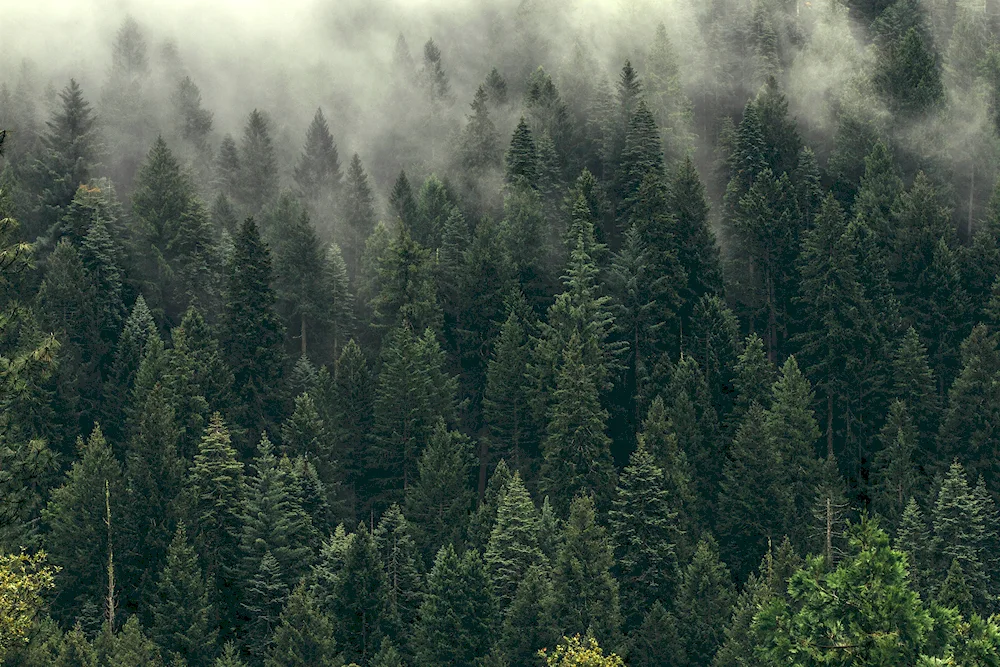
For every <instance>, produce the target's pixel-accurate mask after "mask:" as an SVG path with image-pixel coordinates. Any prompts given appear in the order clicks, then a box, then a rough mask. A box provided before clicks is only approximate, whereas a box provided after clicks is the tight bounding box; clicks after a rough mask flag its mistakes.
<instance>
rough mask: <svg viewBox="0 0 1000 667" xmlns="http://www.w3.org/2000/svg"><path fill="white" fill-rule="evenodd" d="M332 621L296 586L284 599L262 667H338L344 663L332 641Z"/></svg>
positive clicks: (308, 593)
mask: <svg viewBox="0 0 1000 667" xmlns="http://www.w3.org/2000/svg"><path fill="white" fill-rule="evenodd" d="M333 633H334V630H333V622H332V621H331V619H330V618H329V617H328V616H327V615H326V614H325V613H324V612H323V611H321V610H320V609H319V606H318V605H317V603H316V599H315V597H314V596H313V594H312V593H311V592H310V591H309V589H307V588H306V587H305V585H303V584H299V585H298V586H296V587H295V590H293V591H292V594H291V595H289V596H288V601H287V602H286V603H285V608H284V610H283V611H282V612H281V620H280V623H279V625H278V627H277V628H275V630H274V639H273V641H272V642H271V646H270V648H269V649H268V652H267V656H266V658H265V659H264V665H265V667H341V666H342V665H343V664H344V661H343V660H342V659H341V657H340V654H339V653H338V652H337V643H336V641H335V640H334V638H333Z"/></svg>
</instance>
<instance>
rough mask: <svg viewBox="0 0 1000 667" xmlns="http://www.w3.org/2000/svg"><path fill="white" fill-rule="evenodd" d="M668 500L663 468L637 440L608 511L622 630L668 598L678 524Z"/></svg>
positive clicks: (673, 580)
mask: <svg viewBox="0 0 1000 667" xmlns="http://www.w3.org/2000/svg"><path fill="white" fill-rule="evenodd" d="M671 500H672V499H671V498H670V496H669V492H668V491H667V487H666V484H665V480H664V477H663V471H662V470H661V469H660V468H659V467H657V465H656V463H655V462H654V459H653V457H652V455H651V454H650V453H649V452H648V451H647V450H646V447H645V444H644V443H642V442H640V444H639V447H638V448H637V449H636V450H635V452H633V453H632V456H631V457H630V458H629V465H628V466H627V467H626V468H625V470H624V471H623V472H622V475H621V477H620V478H619V480H618V489H617V492H616V494H615V499H614V504H613V505H612V509H611V511H610V512H609V514H608V522H609V524H610V529H611V537H612V540H613V541H614V544H615V552H616V556H617V558H616V571H617V573H618V580H619V582H620V584H621V597H622V611H623V616H624V621H625V627H626V629H629V630H632V629H635V628H638V627H639V625H640V624H641V623H642V622H643V617H644V615H645V613H646V611H647V610H648V609H650V608H651V607H652V606H653V604H655V603H657V602H661V603H666V602H668V601H669V600H671V599H673V594H674V591H675V585H676V574H677V553H676V544H677V541H678V537H679V532H680V531H679V528H680V527H679V526H678V524H677V512H676V511H671V509H672V508H671V505H672V502H671Z"/></svg>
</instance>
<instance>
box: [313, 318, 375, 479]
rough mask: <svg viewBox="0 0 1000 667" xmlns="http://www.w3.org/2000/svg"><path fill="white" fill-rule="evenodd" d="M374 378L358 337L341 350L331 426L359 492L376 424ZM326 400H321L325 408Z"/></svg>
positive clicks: (345, 468) (350, 476)
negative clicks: (365, 446) (366, 446)
mask: <svg viewBox="0 0 1000 667" xmlns="http://www.w3.org/2000/svg"><path fill="white" fill-rule="evenodd" d="M372 385H373V382H372V375H371V370H370V369H369V368H368V361H367V360H366V359H365V355H364V353H363V352H362V351H361V348H360V347H358V344H357V343H356V342H354V339H353V338H352V339H350V340H349V341H347V344H346V345H344V349H343V350H342V351H341V353H340V359H339V361H338V363H337V365H336V375H335V377H334V378H333V387H334V391H333V396H331V397H330V398H331V402H332V404H330V403H328V404H327V406H328V407H326V408H325V409H326V410H329V411H330V414H331V419H330V422H331V425H330V428H331V430H332V431H333V433H334V434H335V435H336V438H337V440H336V441H337V450H338V451H340V452H342V456H343V464H344V474H345V475H346V476H347V483H348V485H349V486H351V487H352V488H353V489H354V491H355V493H358V492H359V490H360V489H359V487H360V485H361V482H362V477H361V473H362V471H363V470H364V469H365V464H364V461H363V460H360V459H362V456H361V450H360V447H362V446H363V443H365V442H366V441H367V438H368V436H369V434H370V432H371V428H372V419H373V416H372V409H373V408H372V404H373V400H374V399H373V389H374V388H373V386H372ZM322 406H323V401H320V407H321V408H322Z"/></svg>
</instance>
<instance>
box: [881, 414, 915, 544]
mask: <svg viewBox="0 0 1000 667" xmlns="http://www.w3.org/2000/svg"><path fill="white" fill-rule="evenodd" d="M879 440H880V441H881V443H880V444H881V445H882V449H881V450H880V451H879V452H878V453H877V454H876V455H875V465H874V467H873V469H872V481H873V484H872V486H873V487H874V488H873V494H872V496H873V497H872V505H873V507H874V508H875V509H876V511H878V513H879V515H881V516H882V517H884V518H885V520H886V524H887V525H888V527H889V528H890V529H892V528H896V527H898V526H899V525H900V521H902V518H903V512H904V511H905V510H906V505H907V503H908V502H909V500H910V498H911V497H913V496H914V495H915V494H916V491H917V485H918V478H917V467H916V460H915V457H916V450H917V444H918V443H917V430H916V428H915V427H914V425H913V421H912V420H911V419H910V413H909V410H907V408H906V404H905V403H903V402H901V401H894V402H893V404H892V405H891V406H890V408H889V415H888V417H887V418H886V421H885V425H884V426H883V427H882V430H881V431H880V432H879Z"/></svg>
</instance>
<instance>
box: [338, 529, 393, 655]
mask: <svg viewBox="0 0 1000 667" xmlns="http://www.w3.org/2000/svg"><path fill="white" fill-rule="evenodd" d="M383 565H384V564H383V563H382V559H381V558H380V557H379V550H378V548H377V546H376V543H375V540H374V539H373V537H372V534H371V533H370V532H369V529H368V527H367V526H365V524H364V523H363V522H362V523H361V524H359V525H358V529H357V531H355V532H354V533H353V534H352V535H351V536H350V538H349V539H348V540H347V545H346V549H345V550H344V552H343V566H342V568H341V572H340V574H339V575H338V576H337V577H336V579H335V580H334V585H333V587H332V589H331V590H329V591H328V595H329V598H328V600H329V602H328V603H327V605H328V607H329V609H330V612H331V616H332V618H333V627H334V636H335V637H336V640H337V645H338V647H339V648H340V650H342V651H343V653H344V658H345V659H346V660H351V661H352V662H359V663H362V662H364V661H367V660H370V659H371V657H372V656H374V655H375V653H376V652H377V651H378V646H379V644H380V642H381V638H382V633H383V632H384V631H385V630H384V628H383V625H384V623H385V619H386V602H387V595H386V594H387V587H388V582H387V581H386V576H385V571H384V569H383Z"/></svg>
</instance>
